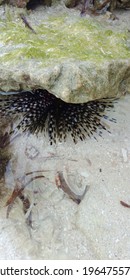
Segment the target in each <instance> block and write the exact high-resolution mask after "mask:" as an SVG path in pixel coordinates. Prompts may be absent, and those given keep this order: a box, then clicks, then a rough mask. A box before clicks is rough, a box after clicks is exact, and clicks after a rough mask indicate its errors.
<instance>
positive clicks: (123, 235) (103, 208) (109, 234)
mask: <svg viewBox="0 0 130 280" xmlns="http://www.w3.org/2000/svg"><path fill="white" fill-rule="evenodd" d="M129 108H130V95H126V96H125V97H123V98H121V99H120V100H119V101H118V102H117V103H116V104H115V112H111V111H110V112H109V115H110V116H112V117H115V118H116V120H117V123H111V122H110V123H109V125H110V130H111V134H110V133H107V132H105V131H104V132H103V137H102V138H101V137H100V136H97V141H96V140H95V139H93V138H92V139H86V140H85V141H84V142H80V141H79V142H78V144H76V145H75V144H73V143H72V141H71V140H70V139H68V140H67V142H66V143H59V144H56V145H53V146H50V145H48V141H47V139H46V138H45V137H44V136H43V135H40V136H39V137H38V138H37V137H35V136H30V137H27V136H24V135H22V136H20V137H18V138H16V139H15V140H14V141H13V143H12V144H11V146H10V150H11V152H12V158H11V160H10V161H9V162H8V165H7V168H6V173H5V178H4V179H3V181H1V186H2V185H3V184H4V186H2V188H3V187H4V190H5V191H4V195H2V196H1V198H0V205H1V206H0V259H129V258H130V238H129V232H130V209H129V208H127V207H124V206H122V205H121V203H120V201H124V202H126V203H128V204H130V188H129V186H130V140H129V139H130V125H129V122H130V110H129ZM40 170H42V172H41V173H40V174H42V175H43V176H45V177H44V178H39V179H37V180H34V181H33V182H31V183H30V184H29V185H28V186H27V187H26V188H25V190H24V194H25V195H27V197H28V198H29V200H30V203H31V205H30V209H29V210H28V212H27V214H26V215H25V214H24V213H23V206H22V202H21V200H20V199H19V198H17V199H16V201H15V204H14V206H13V208H12V210H11V211H10V215H9V218H8V219H7V218H6V213H7V207H4V206H5V203H6V201H7V199H8V198H9V197H10V194H11V192H12V190H13V188H14V186H15V182H16V179H17V178H20V177H21V176H23V175H25V173H27V172H34V171H40ZM58 171H63V175H64V178H65V180H66V182H67V183H68V185H69V186H70V188H71V189H72V190H73V192H75V193H77V194H82V193H83V191H84V189H85V187H86V186H88V187H87V192H86V194H85V196H84V198H83V200H82V201H81V203H80V204H79V205H78V204H76V203H75V202H74V201H73V200H72V199H70V198H69V196H68V195H67V194H65V193H64V192H63V190H61V189H58V188H57V186H56V182H55V178H56V174H57V172H58ZM33 174H35V172H34V173H33ZM35 175H36V174H35ZM30 210H31V211H32V228H31V227H30V226H29V225H27V223H26V218H27V215H29V211H30Z"/></svg>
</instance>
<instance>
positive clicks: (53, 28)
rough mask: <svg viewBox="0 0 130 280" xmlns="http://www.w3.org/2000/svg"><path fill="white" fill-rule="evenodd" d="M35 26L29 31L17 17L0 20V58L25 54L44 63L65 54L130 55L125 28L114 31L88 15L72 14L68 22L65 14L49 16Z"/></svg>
mask: <svg viewBox="0 0 130 280" xmlns="http://www.w3.org/2000/svg"><path fill="white" fill-rule="evenodd" d="M35 30H36V32H37V34H32V33H31V31H30V30H28V29H27V28H26V27H25V26H24V24H23V23H22V21H21V20H20V19H19V18H18V19H17V21H14V20H13V19H12V20H9V21H2V20H1V21H0V42H1V57H0V59H1V62H6V61H8V60H21V59H25V60H26V59H28V58H32V59H39V60H40V61H43V62H44V63H46V62H49V60H53V59H58V60H59V61H60V60H64V59H66V58H67V59H68V58H74V59H76V60H88V59H89V60H92V61H102V60H108V59H117V58H119V57H120V58H122V59H125V58H128V57H129V58H130V49H129V48H128V47H127V44H126V42H127V38H128V32H127V31H126V32H114V31H112V30H110V29H107V28H104V27H103V26H101V25H100V24H99V23H96V22H95V21H93V20H92V19H86V18H79V19H77V18H75V21H74V20H73V21H72V22H70V20H69V18H68V17H67V15H64V16H62V17H60V16H59V17H58V16H57V17H52V16H50V17H49V18H48V20H47V21H43V23H42V24H40V25H39V26H37V27H35Z"/></svg>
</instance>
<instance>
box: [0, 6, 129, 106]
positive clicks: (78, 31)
mask: <svg viewBox="0 0 130 280" xmlns="http://www.w3.org/2000/svg"><path fill="white" fill-rule="evenodd" d="M19 13H21V10H20V11H19V10H16V11H14V10H13V11H12V10H10V9H6V13H5V15H4V16H3V17H1V20H0V62H1V63H0V70H1V71H0V90H1V91H10V90H16V91H17V90H20V89H30V88H35V87H42V88H46V89H48V90H50V91H51V92H52V93H54V94H55V95H57V96H59V97H61V98H62V99H63V100H66V101H71V102H85V101H87V100H88V99H90V98H95V97H100V96H108V95H109V93H110V95H116V94H117V93H118V92H119V91H120V90H121V91H122V88H123V90H128V87H129V79H130V46H129V41H130V35H129V32H128V30H127V29H126V30H125V29H124V30H123V31H122V30H121V31H120V30H116V29H115V30H114V29H112V28H110V25H109V24H107V23H105V24H104V23H100V22H99V21H97V19H95V18H94V19H93V18H90V17H83V18H81V17H80V15H79V11H74V10H69V9H66V8H65V7H64V8H63V6H59V7H58V8H57V7H51V8H42V9H40V10H38V11H35V12H33V13H32V14H30V15H26V18H27V19H28V21H29V23H30V25H31V27H32V28H34V30H35V32H36V33H33V32H32V31H31V30H30V29H28V28H27V27H25V24H24V23H23V21H22V19H21V17H20V14H19Z"/></svg>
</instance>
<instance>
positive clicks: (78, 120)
mask: <svg viewBox="0 0 130 280" xmlns="http://www.w3.org/2000/svg"><path fill="white" fill-rule="evenodd" d="M113 102H114V99H112V98H102V99H97V100H93V101H88V102H86V103H79V104H73V103H67V102H64V101H63V100H61V99H59V98H57V97H55V96H54V95H53V94H51V93H49V92H48V91H47V90H44V89H37V90H33V91H23V92H20V93H17V94H9V95H4V96H2V97H0V116H1V117H7V116H8V117H10V118H12V116H15V117H17V116H19V115H20V116H21V117H22V119H21V120H20V121H19V123H18V125H17V126H16V128H15V129H14V130H13V131H12V132H11V133H13V132H15V131H16V130H17V129H18V130H22V131H23V132H27V131H28V132H30V133H35V134H37V133H39V132H42V131H46V132H48V135H49V141H50V144H52V143H53V142H54V143H55V142H56V140H59V141H63V140H64V141H65V140H66V138H67V135H68V134H70V135H71V137H72V139H73V141H74V142H75V143H76V142H77V140H78V139H81V140H84V139H85V138H86V136H89V137H90V136H92V135H93V134H94V132H98V134H99V135H101V133H102V131H101V130H102V129H104V130H107V127H106V126H105V124H104V122H103V121H102V120H103V119H108V120H110V121H113V122H115V119H113V118H112V119H110V118H108V116H107V115H106V113H105V112H106V111H109V110H110V108H113V107H114V105H113ZM107 131H108V130H107Z"/></svg>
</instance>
